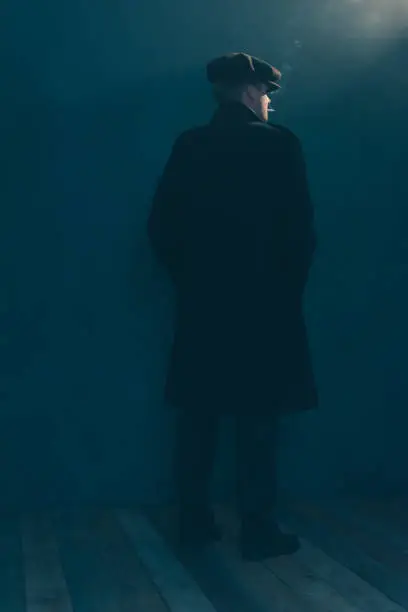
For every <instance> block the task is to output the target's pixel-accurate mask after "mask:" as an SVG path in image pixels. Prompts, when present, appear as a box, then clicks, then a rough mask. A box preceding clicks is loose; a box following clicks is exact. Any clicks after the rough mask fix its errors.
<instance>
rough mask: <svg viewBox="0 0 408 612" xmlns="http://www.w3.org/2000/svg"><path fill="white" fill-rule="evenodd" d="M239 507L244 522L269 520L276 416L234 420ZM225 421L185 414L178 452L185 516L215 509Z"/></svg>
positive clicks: (177, 473)
mask: <svg viewBox="0 0 408 612" xmlns="http://www.w3.org/2000/svg"><path fill="white" fill-rule="evenodd" d="M234 419H235V427H236V436H235V439H236V451H237V452H236V456H237V466H236V467H237V503H238V511H239V514H240V516H241V518H243V519H245V518H255V519H256V518H258V517H259V518H261V517H265V518H266V517H268V516H269V517H270V516H271V513H273V511H274V507H275V499H276V438H277V422H278V419H277V418H276V416H274V415H271V414H257V413H251V412H249V413H248V414H243V415H241V414H240V415H237V416H235V417H234ZM219 424H220V416H219V415H217V414H213V413H200V412H193V411H180V412H179V413H178V421H177V430H176V449H175V479H176V489H177V495H178V501H179V504H180V507H181V509H182V511H186V512H192V513H195V512H198V513H200V512H201V511H202V510H204V511H206V509H207V508H208V507H209V505H210V490H209V489H210V484H211V478H212V472H213V467H214V460H215V456H216V451H217V442H218V431H219Z"/></svg>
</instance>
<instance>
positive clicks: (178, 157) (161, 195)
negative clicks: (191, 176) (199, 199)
mask: <svg viewBox="0 0 408 612" xmlns="http://www.w3.org/2000/svg"><path fill="white" fill-rule="evenodd" d="M187 165H188V155H187V151H186V137H185V135H181V136H179V137H178V138H177V140H176V141H175V143H174V145H173V148H172V151H171V154H170V157H169V159H168V161H167V163H166V165H165V167H164V170H163V173H162V175H161V177H160V179H159V181H158V184H157V187H156V191H155V193H154V197H153V202H152V206H151V209H150V214H149V218H148V223H147V233H148V237H149V240H150V244H151V246H152V248H153V251H154V252H155V254H156V256H157V258H158V260H159V261H160V263H161V264H162V265H163V266H164V267H165V268H166V269H167V271H168V272H169V274H170V276H172V277H173V276H174V275H175V274H177V270H179V268H180V265H181V264H182V247H183V238H184V233H183V222H184V215H183V203H184V201H185V196H186V193H187V190H188V183H187V180H188V168H187Z"/></svg>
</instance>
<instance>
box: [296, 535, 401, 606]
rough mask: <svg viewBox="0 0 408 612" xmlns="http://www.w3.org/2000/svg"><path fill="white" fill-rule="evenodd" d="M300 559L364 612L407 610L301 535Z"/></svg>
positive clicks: (297, 556) (298, 558)
mask: <svg viewBox="0 0 408 612" xmlns="http://www.w3.org/2000/svg"><path fill="white" fill-rule="evenodd" d="M301 544H302V547H301V549H300V550H299V551H298V552H297V553H296V558H297V561H298V562H300V563H302V564H303V565H304V566H305V567H307V568H310V569H311V570H312V571H313V573H314V574H315V575H316V574H317V575H318V576H320V577H321V578H322V579H323V580H325V581H326V582H327V583H328V584H330V585H331V586H332V587H334V588H335V589H336V591H337V592H338V593H340V594H341V595H342V596H343V597H344V598H345V599H346V600H347V601H348V602H350V603H351V604H352V605H353V606H356V607H357V608H358V609H359V610H361V612H404V609H403V608H402V607H401V606H399V605H398V604H396V603H394V602H392V601H391V600H390V599H389V598H388V597H386V596H385V595H384V594H383V593H381V592H380V591H379V590H378V589H375V588H374V587H373V586H371V585H370V584H368V583H367V582H365V581H364V580H362V578H360V577H359V576H357V575H356V574H355V573H354V572H352V571H350V570H349V569H347V568H346V567H344V566H342V565H341V564H340V563H338V562H337V561H335V560H334V559H332V558H331V557H329V556H328V555H326V553H324V552H323V551H322V550H320V549H319V548H316V547H315V546H313V545H312V544H309V542H307V541H306V540H305V539H303V538H301Z"/></svg>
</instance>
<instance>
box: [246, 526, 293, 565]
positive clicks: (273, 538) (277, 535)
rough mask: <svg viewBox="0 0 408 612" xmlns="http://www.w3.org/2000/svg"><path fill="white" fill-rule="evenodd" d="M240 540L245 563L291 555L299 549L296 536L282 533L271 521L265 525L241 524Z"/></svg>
mask: <svg viewBox="0 0 408 612" xmlns="http://www.w3.org/2000/svg"><path fill="white" fill-rule="evenodd" d="M240 540H241V541H240V548H241V554H242V556H243V558H244V559H245V560H246V561H264V560H266V559H271V558H273V557H280V556H282V555H293V554H294V553H295V552H296V551H298V550H299V548H300V541H299V538H298V537H297V536H296V535H292V534H287V533H282V531H281V530H280V529H279V526H278V525H277V524H276V523H273V522H272V521H271V522H268V524H266V525H265V524H262V523H257V524H254V523H248V524H246V523H245V522H243V524H242V528H241V538H240Z"/></svg>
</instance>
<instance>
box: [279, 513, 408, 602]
mask: <svg viewBox="0 0 408 612" xmlns="http://www.w3.org/2000/svg"><path fill="white" fill-rule="evenodd" d="M281 519H282V522H284V523H285V524H287V525H288V526H289V528H290V529H293V530H295V531H297V532H298V533H299V534H301V535H303V536H304V537H305V538H306V539H307V540H308V541H310V542H312V543H313V544H315V545H317V546H318V547H319V548H320V549H322V550H323V551H324V552H325V553H326V554H328V555H329V556H330V557H332V558H333V559H335V560H336V561H337V562H339V563H340V564H342V565H343V566H345V567H346V568H348V569H349V570H351V571H352V572H354V573H355V574H357V575H358V576H360V577H361V578H362V579H363V580H364V581H366V582H368V583H369V584H370V585H371V586H373V587H374V588H376V589H378V590H379V591H381V592H382V593H384V594H385V595H386V596H387V597H388V598H389V599H390V600H391V601H392V602H394V603H397V604H399V605H400V606H402V607H403V608H406V609H407V610H408V585H407V582H406V579H405V578H401V577H400V576H398V575H396V574H395V572H393V571H392V570H389V569H388V568H387V567H386V566H384V565H383V564H382V563H380V562H377V561H376V560H375V559H373V558H371V557H370V556H369V555H367V553H366V552H365V551H363V550H361V548H360V547H359V546H357V545H356V544H355V543H353V541H352V540H350V539H347V538H345V537H344V534H343V533H342V532H339V531H337V530H336V528H335V526H333V525H328V524H327V523H326V522H325V521H324V519H323V518H322V516H321V515H320V513H319V511H318V509H315V510H314V511H313V512H312V511H310V509H309V512H304V507H302V510H300V509H299V506H296V507H293V506H292V507H291V508H290V509H289V508H286V509H285V511H282V512H281Z"/></svg>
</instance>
